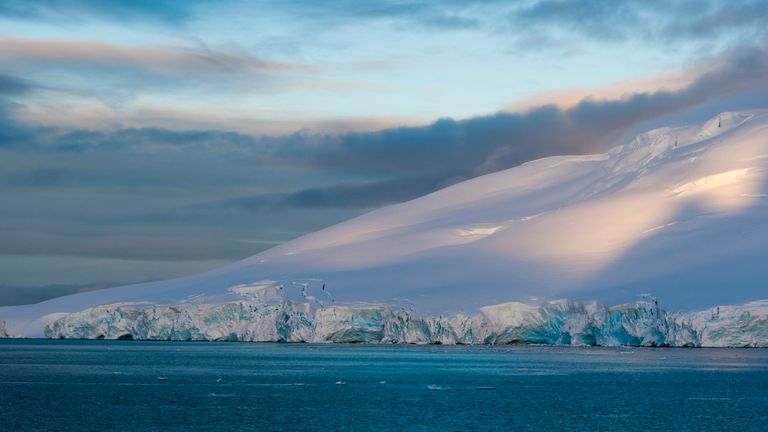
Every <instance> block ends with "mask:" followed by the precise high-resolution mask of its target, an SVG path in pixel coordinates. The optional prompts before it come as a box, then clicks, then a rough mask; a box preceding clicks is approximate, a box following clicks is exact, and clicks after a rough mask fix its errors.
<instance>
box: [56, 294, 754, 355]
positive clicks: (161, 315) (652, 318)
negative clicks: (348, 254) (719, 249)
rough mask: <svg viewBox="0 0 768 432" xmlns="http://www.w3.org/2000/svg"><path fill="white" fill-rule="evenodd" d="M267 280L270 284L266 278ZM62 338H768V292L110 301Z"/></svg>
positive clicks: (64, 324) (74, 322)
mask: <svg viewBox="0 0 768 432" xmlns="http://www.w3.org/2000/svg"><path fill="white" fill-rule="evenodd" d="M259 286H262V287H263V284H260V285H259ZM45 336H46V337H48V338H54V339H118V340H119V339H131V340H134V339H135V340H170V341H247V342H337V343H383V344H386V343H392V344H395V343H405V344H447V345H454V344H493V345H496V344H546V345H575V346H647V347H661V346H673V347H768V301H764V302H754V303H750V304H747V305H743V306H718V307H716V308H714V309H711V310H706V311H700V312H694V313H688V314H670V313H667V312H666V311H664V310H663V309H661V308H660V307H659V304H658V302H657V300H656V299H654V298H646V299H643V300H640V301H636V302H634V303H630V304H623V305H617V306H612V307H605V306H602V305H599V304H598V303H597V302H591V303H587V304H583V303H580V302H572V301H566V300H561V301H554V302H549V303H547V304H544V305H540V306H532V305H526V304H523V303H518V302H509V303H503V304H498V305H492V306H487V307H483V308H481V309H480V312H479V313H478V314H474V315H470V316H467V315H461V314H457V315H452V316H447V317H443V316H438V317H419V316H416V315H414V314H413V312H412V311H409V310H407V309H405V308H402V307H396V306H387V305H370V306H321V305H318V304H317V303H313V302H303V303H302V302H294V301H291V300H287V299H285V298H283V299H281V301H278V302H276V301H275V299H274V298H272V299H271V301H269V302H266V301H263V300H262V299H258V298H253V297H251V298H246V299H243V300H242V301H238V302H227V303H222V304H189V303H187V304H178V305H172V306H157V305H149V306H146V307H137V306H131V305H104V306H98V307H94V308H89V309H86V310H84V311H81V312H76V313H72V314H68V315H66V316H64V317H62V318H59V319H57V320H55V321H53V322H51V323H49V324H48V325H46V327H45Z"/></svg>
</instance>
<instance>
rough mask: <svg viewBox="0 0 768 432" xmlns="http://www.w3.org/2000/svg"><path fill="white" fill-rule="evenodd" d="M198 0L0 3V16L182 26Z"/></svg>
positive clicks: (64, 21)
mask: <svg viewBox="0 0 768 432" xmlns="http://www.w3.org/2000/svg"><path fill="white" fill-rule="evenodd" d="M198 3H201V2H200V1H192V0H188V1H184V2H179V1H175V0H130V1H123V0H99V1H88V0H25V1H5V2H0V16H4V17H7V18H11V19H24V20H36V21H47V22H55V23H66V22H71V23H78V22H82V21H85V20H89V19H90V20H94V19H98V20H101V19H107V20H110V21H118V22H121V23H125V22H126V21H127V22H138V21H145V20H146V21H152V22H157V23H158V24H164V25H182V24H184V23H186V22H187V21H188V20H189V19H190V18H191V17H192V11H191V9H192V7H194V6H195V5H196V4H198Z"/></svg>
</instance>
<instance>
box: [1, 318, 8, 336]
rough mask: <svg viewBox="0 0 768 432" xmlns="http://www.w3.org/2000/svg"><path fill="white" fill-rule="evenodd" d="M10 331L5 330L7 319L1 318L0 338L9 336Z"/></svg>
mask: <svg viewBox="0 0 768 432" xmlns="http://www.w3.org/2000/svg"><path fill="white" fill-rule="evenodd" d="M7 337H8V333H6V332H5V321H3V320H0V338H7Z"/></svg>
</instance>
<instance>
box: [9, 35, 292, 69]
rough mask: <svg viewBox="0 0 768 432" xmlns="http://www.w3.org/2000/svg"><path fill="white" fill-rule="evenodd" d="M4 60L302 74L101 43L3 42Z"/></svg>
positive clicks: (221, 57) (188, 50) (207, 54)
mask: <svg viewBox="0 0 768 432" xmlns="http://www.w3.org/2000/svg"><path fill="white" fill-rule="evenodd" d="M0 58H3V59H4V60H5V61H6V62H10V61H15V62H22V63H28V64H29V63H31V64H42V65H48V66H59V67H69V68H75V69H89V68H91V69H100V70H113V71H120V72H121V73H122V72H125V71H126V70H129V71H134V72H141V73H144V74H147V75H158V76H170V77H174V76H185V75H189V74H192V75H199V74H211V73H217V74H233V73H264V72H269V71H289V70H299V69H303V68H304V67H303V66H300V65H295V64H288V63H281V62H274V61H269V60H265V59H261V58H258V57H255V56H252V55H250V54H246V53H236V52H230V51H224V50H215V49H211V48H209V47H207V46H205V45H202V44H201V45H200V46H197V47H175V48H173V47H151V46H150V47H147V46H128V45H116V44H109V43H104V42H97V41H75V40H34V39H22V38H9V37H5V38H0Z"/></svg>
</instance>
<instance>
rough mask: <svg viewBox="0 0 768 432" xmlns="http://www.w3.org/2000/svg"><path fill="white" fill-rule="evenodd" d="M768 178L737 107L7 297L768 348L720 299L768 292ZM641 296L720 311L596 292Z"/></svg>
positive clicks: (36, 311)
mask: <svg viewBox="0 0 768 432" xmlns="http://www.w3.org/2000/svg"><path fill="white" fill-rule="evenodd" d="M424 163H429V161H424ZM766 175H768V111H750V112H741V113H724V114H722V115H720V116H718V117H716V118H713V119H711V120H709V121H707V122H706V123H704V124H702V125H696V126H689V127H682V128H663V129H657V130H653V131H650V132H647V133H645V134H642V135H640V136H638V137H636V138H635V139H634V140H632V141H631V142H629V143H627V144H625V145H622V146H618V147H615V148H613V149H612V150H611V151H609V152H608V153H606V154H599V155H592V156H558V157H551V158H545V159H540V160H537V161H534V162H530V163H526V164H524V165H522V166H519V167H516V168H512V169H509V170H506V171H501V172H498V173H494V174H490V175H485V176H482V177H478V178H475V179H472V180H469V181H466V182H463V183H460V184H457V185H455V186H452V187H449V188H446V189H443V190H440V191H438V192H435V193H432V194H430V195H427V196H424V197H422V198H419V199H416V200H413V201H409V202H406V203H402V204H398V205H393V206H389V207H385V208H382V209H380V210H376V211H373V212H371V213H368V214H366V215H363V216H361V217H358V218H355V219H352V220H350V221H347V222H344V223H341V224H338V225H335V226H333V227H330V228H327V229H324V230H321V231H318V232H316V233H313V234H309V235H306V236H304V237H301V238H299V239H296V240H293V241H290V242H287V243H285V244H283V245H280V246H278V247H275V248H272V249H270V250H268V251H265V252H263V253H260V254H258V255H255V256H253V257H251V258H248V259H246V260H243V261H240V262H237V263H235V264H233V265H230V266H228V267H225V268H221V269H218V270H215V271H211V272H207V273H203V274H200V275H196V276H191V277H186V278H180V279H174V280H169V281H162V282H155V283H147V284H140V285H133V286H124V287H117V288H111V289H106V290H101V291H95V292H89V293H83V294H76V295H72V296H67V297H62V298H58V299H53V300H49V301H46V302H43V303H39V304H35V305H28V306H19V307H6V308H0V319H4V320H5V321H6V322H7V332H8V333H9V334H10V335H15V336H40V335H43V332H44V329H45V328H46V326H48V327H47V334H48V335H49V336H54V337H98V336H104V337H119V336H123V335H127V334H131V336H132V337H143V338H164V337H163V336H161V335H166V336H167V337H165V338H171V339H184V338H191V339H196V338H197V339H217V338H218V339H222V338H223V339H227V338H229V339H248V340H358V339H360V340H376V341H421V342H429V341H435V340H440V341H441V342H444V343H447V342H488V341H491V342H503V341H509V340H516V341H519V340H522V341H525V340H528V341H536V340H538V339H536V338H533V339H531V338H529V337H528V336H530V334H531V333H530V332H531V331H533V332H534V333H536V332H538V333H536V334H541V332H542V331H543V330H542V328H544V327H546V328H552V327H553V325H554V326H555V328H556V330H557V331H555V332H554V333H552V334H549V335H548V336H546V337H543V336H542V337H541V341H545V342H552V343H571V342H573V343H577V341H576V340H575V339H574V338H573V336H574V335H575V334H581V335H582V336H579V337H583V338H584V339H583V340H581V341H580V342H578V343H600V344H611V343H612V342H611V341H613V343H632V344H679V345H683V344H693V345H701V344H702V343H705V342H703V341H705V340H707V341H709V340H710V339H707V337H710V336H711V335H709V336H706V335H705V333H706V332H705V328H706V329H714V328H717V329H718V332H719V333H717V335H720V336H717V338H716V339H717V340H714V339H712V341H710V342H706V343H705V344H709V345H717V344H721V345H723V344H724V345H729V344H732V345H733V344H735V345H760V344H768V334H766V333H768V331H766V328H768V318H766V317H768V304H766V303H751V304H750V305H747V306H743V307H742V308H735V309H734V308H721V309H717V313H715V312H713V311H714V310H715V309H709V308H713V307H716V306H717V305H722V304H742V303H746V302H752V301H755V300H760V299H767V298H768V284H767V283H766V281H768V266H767V265H766V264H765V263H766V262H768V246H766V245H768V178H767V177H766ZM645 294H650V295H652V296H653V297H655V298H657V299H658V300H659V302H660V303H661V304H662V305H663V306H664V307H665V308H668V309H670V310H675V311H684V312H687V311H692V310H696V309H705V308H706V309H707V310H706V311H704V312H700V313H698V314H697V313H690V314H686V315H671V314H667V313H665V312H664V311H663V310H661V309H658V307H657V306H655V303H653V302H652V301H651V300H640V302H639V303H636V304H630V305H628V306H620V307H618V308H603V307H600V306H598V305H596V304H591V303H588V302H590V301H592V300H596V301H598V302H600V303H602V304H618V303H626V302H630V303H633V302H637V301H638V300H639V296H640V295H645ZM558 299H569V300H571V301H569V302H554V303H550V302H552V301H554V300H558ZM572 301H576V303H574V302H572ZM509 302H518V303H509ZM582 303H583V304H582ZM492 305H497V306H492ZM529 305H530V306H529ZM563 305H567V306H563ZM97 306H99V308H96V309H90V310H86V309H89V308H93V307H97ZM725 310H727V311H728V313H721V311H725ZM81 311H83V312H81ZM555 311H559V312H555ZM611 311H619V312H618V314H617V313H614V312H611ZM743 311H748V312H744V313H747V314H748V315H747V316H746V317H745V316H744V314H743V313H742V312H743ZM73 312H80V313H79V314H75V315H69V316H67V314H70V313H73ZM417 317H419V318H417ZM525 317H528V318H529V319H533V320H534V321H535V322H536V323H539V324H536V325H541V326H544V327H542V328H538V327H536V325H534V324H533V323H531V322H528V321H526V320H525ZM552 317H558V318H556V319H555V318H552ZM633 317H634V318H633ZM726 317H727V320H729V321H728V322H727V323H726V322H725V321H723V320H726ZM550 318H552V319H555V321H549V319H550ZM56 320H59V321H57V322H56V323H55V324H51V323H53V322H54V321H56ZM281 320H282V322H284V325H283V327H281V325H282V324H280V323H279V321H281ZM291 320H293V321H291ZM398 320H400V321H398ZM419 320H421V321H419ZM574 320H576V321H574ZM638 320H639V321H638ZM739 320H741V321H739ZM761 320H762V321H761ZM416 322H418V323H419V324H418V325H416V324H414V323H416ZM577 322H578V325H577V324H576V323H577ZM638 322H642V323H643V324H642V326H643V327H642V329H639V328H636V329H635V330H636V331H635V333H637V334H633V333H632V331H629V330H627V327H632V326H636V325H637V324H638ZM249 323H250V324H249ZM355 323H356V324H355ZM398 323H399V324H398ZM408 323H410V324H408ZM542 323H543V324H542ZM553 323H555V324H553ZM558 323H559V324H558ZM566 323H568V324H566ZM611 323H613V324H611ZM616 323H619V324H616ZM622 323H624V324H622ZM738 323H741V324H738ZM49 324H51V325H49ZM353 324H354V325H353ZM513 324H514V325H517V327H510V326H512V325H513ZM625 324H626V325H625ZM355 325H357V327H355ZM360 325H362V326H363V327H360ZM409 325H410V326H413V325H416V327H418V328H416V329H414V328H410V329H409V327H408V326H409ZM612 325H614V327H615V325H618V327H615V328H614V327H610V326H612ZM729 325H730V326H731V327H728V326H729ZM168 326H171V327H172V328H173V329H185V330H183V331H181V332H180V333H175V334H174V333H173V332H172V331H171V330H169V327H168ZM185 326H186V327H185ZM206 326H208V327H206ZM366 326H367V327H366ZM387 326H389V327H387ZM392 326H395V327H396V328H394V329H393V327H392ZM398 326H399V327H398ZM430 326H431V327H430ZM532 326H533V327H532ZM564 326H565V327H567V326H570V327H568V328H571V330H570V331H569V332H566V331H565V330H564V329H565V327H564ZM573 326H576V327H578V329H575V330H574V328H575V327H573ZM606 326H607V327H606ZM733 326H736V327H733ZM739 326H741V327H739ZM155 327H157V328H155ZM746 327H749V328H750V329H753V330H750V331H751V333H749V335H747V336H744V335H743V334H740V333H739V329H742V328H746ZM212 328H213V330H211V329H212ZM386 328H389V330H388V331H389V333H386V331H385V330H386ZM512 328H517V329H518V330H519V329H520V328H525V329H528V330H526V331H524V332H523V333H520V334H522V335H523V336H520V334H518V333H519V332H518V333H514V331H512V330H510V329H512ZM633 328H634V327H633ZM723 328H725V329H726V330H722V329H723ZM729 328H730V330H727V329H729ZM361 329H362V330H361ZM365 329H367V330H365ZM531 329H533V330H531ZM670 329H671V330H670ZM755 329H756V330H755ZM380 330H381V331H380ZM185 331H186V333H185ZM468 331H469V332H470V334H471V335H470V336H466V332H468ZM633 331H634V330H633ZM706 331H709V330H706ZM120 332H123V333H120ZM260 332H261V333H260ZM281 332H282V333H281ZM345 332H346V333H345ZM398 332H400V333H398ZM409 332H410V333H409ZM440 332H442V333H440ZM446 332H448V333H450V332H453V336H445V334H446ZM505 332H506V333H505ZM558 332H559V333H558ZM564 332H565V333H567V334H568V335H569V337H568V338H567V340H566V339H563V338H562V336H563V334H564ZM579 332H581V333H579ZM585 332H586V333H585ZM617 332H618V333H617ZM648 332H650V333H648ZM755 332H757V333H758V334H762V335H763V336H760V337H764V338H765V339H764V340H762V342H761V340H759V338H758V340H754V337H755ZM760 332H762V333H760ZM246 333H247V335H248V336H246ZM385 333H386V334H387V335H388V336H386V337H385ZM513 333H514V334H515V335H516V336H514V337H512V336H510V337H509V338H505V337H503V336H500V335H502V334H507V335H508V336H509V335H511V334H513ZM345 334H346V335H347V336H344V335H345ZM414 334H416V335H417V336H413V335H414ZM458 334H461V335H459V336H457V335H458ZM556 334H557V335H559V336H553V335H556ZM649 334H652V335H651V336H649ZM254 335H255V336H254ZM259 335H261V336H259ZM265 335H266V336H265ZM340 335H341V336H340ZM371 335H373V336H371ZM393 335H394V336H393ZM398 335H399V336H398ZM408 335H411V336H413V337H411V336H408ZM441 335H442V336H441ZM526 335H528V336H526ZM585 335H586V336H585ZM643 335H645V336H643ZM734 335H736V336H734ZM267 336H268V337H267ZM409 337H410V339H409ZM600 337H603V339H602V340H601V339H600ZM734 337H735V338H737V342H729V343H722V341H723V340H726V339H723V338H731V339H728V340H734V339H733V338H734ZM738 337H742V339H738ZM356 338H357V339H356ZM441 338H442V339H441ZM489 338H490V339H489ZM526 338H528V339H526ZM744 338H746V339H744ZM749 338H753V339H749ZM576 339H578V338H576ZM745 340H747V341H751V342H744V341H745ZM558 341H559V342H558ZM601 341H602V342H601ZM717 341H721V342H717ZM738 341H741V342H738ZM742 342H744V343H742Z"/></svg>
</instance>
